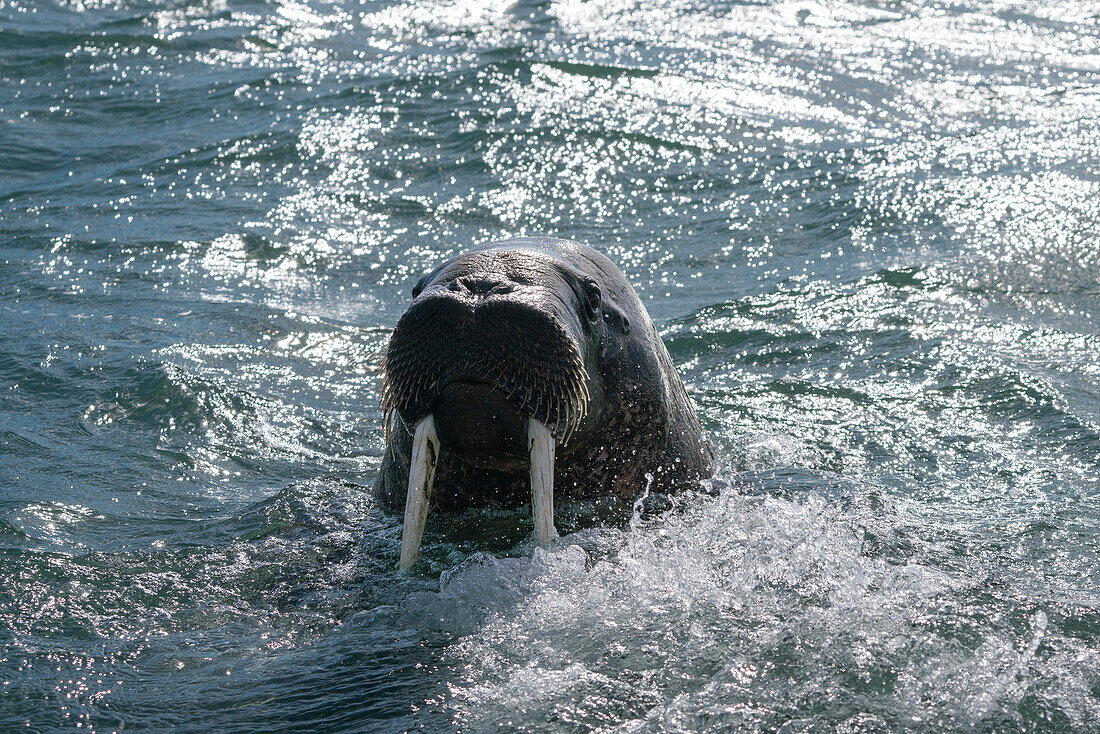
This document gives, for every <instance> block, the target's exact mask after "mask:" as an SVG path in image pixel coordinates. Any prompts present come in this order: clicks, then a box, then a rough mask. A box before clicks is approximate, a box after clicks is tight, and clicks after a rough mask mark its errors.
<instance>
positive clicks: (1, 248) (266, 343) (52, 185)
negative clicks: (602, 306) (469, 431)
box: [0, 0, 1100, 734]
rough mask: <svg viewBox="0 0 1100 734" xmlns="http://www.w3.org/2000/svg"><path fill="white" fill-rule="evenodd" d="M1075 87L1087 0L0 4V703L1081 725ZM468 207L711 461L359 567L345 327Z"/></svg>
mask: <svg viewBox="0 0 1100 734" xmlns="http://www.w3.org/2000/svg"><path fill="white" fill-rule="evenodd" d="M1098 83H1100V13H1097V10H1096V6H1095V3H1093V2H1091V1H1090V0H1065V1H1064V2H1058V3H1048V2H1044V1H1043V0H1030V1H1028V0H1021V1H1018V2H1010V1H1008V0H1001V1H992V0H990V1H988V2H978V1H977V0H971V1H968V2H955V3H938V2H923V0H922V1H914V2H905V1H903V2H881V3H880V2H829V3H825V2H820V3H818V2H809V1H799V2H795V1H791V2H775V3H749V2H714V3H706V2H701V1H700V0H682V1H680V0H647V1H646V2H636V1H634V0H591V1H589V2H577V1H575V0H566V1H565V2H519V3H515V4H511V5H503V4H500V3H496V2H486V1H485V0H456V1H455V2H442V3H426V2H416V1H413V0H410V1H409V2H377V3H376V2H362V3H357V2H354V1H349V0H335V1H333V2H320V1H316V2H295V1H291V0H276V1H275V2H270V3H260V2H255V1H254V0H208V1H196V0H87V1H83V2H82V1H79V0H73V1H71V2H44V1H36V0H0V324H2V329H0V621H2V624H0V639H2V646H0V730H2V731H16V730H18V731H39V732H44V731H73V730H77V729H79V730H81V731H85V730H92V731H103V732H107V731H117V730H122V729H123V728H125V731H164V730H169V729H172V730H176V731H184V732H187V731H192V732H200V731H201V732H205V731H219V732H246V731H257V730H262V731H363V732H387V731H391V732H396V731H404V730H422V731H429V732H445V731H453V730H459V731H477V732H480V731H527V732H585V731H599V732H617V733H621V734H634V733H636V732H669V731H677V732H702V731H719V730H737V731H745V732H751V731H761V732H764V731H768V732H771V731H781V732H785V733H787V734H793V733H796V732H847V733H854V732H926V731H927V732H932V731H952V732H954V731H959V732H1016V731H1028V732H1070V731H1073V732H1090V731H1100V529H1098V528H1100V400H1098V397H1100V356H1098V355H1100V333H1098V324H1097V314H1098V307H1100V247H1098V244H1097V243H1098V242H1100V152H1098V151H1100V123H1098V122H1097V120H1098V119H1100V92H1098V89H1100V84H1098ZM516 234H548V235H559V236H566V237H571V238H574V239H577V240H581V241H584V242H587V243H589V244H592V245H594V246H596V247H598V248H600V249H602V250H603V251H604V252H606V253H607V254H608V255H609V256H611V257H612V258H613V259H614V260H616V261H617V262H618V263H619V264H620V265H621V266H622V267H623V269H624V271H625V272H626V274H627V275H628V277H629V278H630V279H631V281H632V282H633V283H634V284H635V286H636V288H637V290H638V291H639V294H640V295H641V297H642V299H643V301H644V302H645V303H646V305H647V307H648V308H649V310H650V313H651V314H652V315H653V317H654V319H655V320H656V321H657V323H658V324H659V326H660V328H661V331H662V334H663V336H664V338H665V340H666V342H667V344H668V346H669V349H670V352H671V354H672V357H673V359H674V361H675V362H676V364H677V366H678V368H679V370H680V373H681V374H682V376H683V378H684V380H685V382H686V384H687V387H688V390H689V392H690V393H691V395H692V398H693V400H694V401H695V403H696V405H697V406H698V408H699V411H700V414H701V417H702V419H703V421H704V424H705V426H706V428H707V430H708V432H709V434H710V435H711V437H712V439H713V441H714V442H715V444H716V447H717V449H718V453H719V455H720V457H721V461H722V471H721V473H722V482H720V484H721V485H722V486H721V491H720V493H719V494H718V495H717V496H713V495H706V494H701V495H699V496H690V497H687V498H685V501H684V502H683V503H682V505H683V506H682V507H680V508H679V509H678V510H676V511H674V512H671V513H667V514H664V515H657V516H649V517H642V516H638V517H636V518H635V519H634V521H633V522H631V523H629V524H626V525H623V526H618V525H611V526H605V525H600V524H596V525H595V526H592V524H591V522H589V523H586V522H585V521H584V520H585V516H584V514H583V512H577V513H576V514H575V515H574V516H572V517H566V518H563V519H562V520H561V524H562V528H563V529H564V530H567V531H572V532H570V534H568V535H567V536H566V537H565V538H564V539H563V540H562V542H561V543H560V544H558V545H557V546H555V547H552V548H549V549H547V550H541V549H532V548H531V547H529V546H528V545H527V544H526V543H525V534H526V533H527V532H528V531H529V529H530V525H529V523H528V524H527V525H526V526H525V525H524V523H525V522H527V521H526V520H525V519H524V518H523V517H522V513H521V514H520V515H511V514H495V513H492V512H478V513H471V514H470V515H469V516H466V517H460V518H443V517H439V518H434V519H433V523H434V524H433V525H431V526H430V529H429V536H428V538H427V544H426V547H425V555H424V558H425V562H424V564H423V565H422V566H421V567H420V569H419V570H418V572H417V573H415V574H413V575H411V576H402V575H400V574H397V573H396V572H395V571H394V570H393V566H394V564H395V562H396V560H397V554H398V546H399V532H400V519H399V518H395V517H393V516H390V515H387V514H385V513H383V512H382V511H381V510H380V509H379V508H378V507H377V506H375V504H374V503H373V501H372V499H371V497H370V493H369V487H370V485H371V483H372V481H373V477H374V473H375V471H376V469H377V466H378V463H379V458H380V455H381V452H382V449H383V446H382V440H383V438H382V437H383V430H382V426H381V424H380V415H379V412H378V410H377V407H376V405H377V387H378V374H377V366H378V362H377V358H376V355H377V354H378V351H379V349H380V348H381V347H382V346H383V345H384V343H385V341H386V338H387V334H388V331H387V330H388V329H389V328H390V327H391V326H392V325H393V324H394V323H395V322H396V320H397V318H398V316H399V315H400V313H401V311H402V310H403V308H404V306H405V304H406V303H407V301H408V297H409V290H410V289H411V287H412V284H413V283H414V282H415V279H416V278H417V277H418V276H419V275H420V274H421V273H422V272H423V271H425V270H426V269H428V268H430V267H432V266H434V265H435V264H438V263H439V262H440V261H441V260H442V259H444V258H446V257H447V256H449V255H452V254H454V253H456V252H459V251H460V250H462V249H463V248H465V247H467V246H468V245H470V244H473V243H480V242H485V241H489V240H492V239H495V238H499V237H503V236H507V235H516ZM639 489H641V488H639Z"/></svg>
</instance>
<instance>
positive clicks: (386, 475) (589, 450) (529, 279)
mask: <svg viewBox="0 0 1100 734" xmlns="http://www.w3.org/2000/svg"><path fill="white" fill-rule="evenodd" d="M412 295H413V300H412V303H411V304H410V305H409V307H408V309H407V310H406V311H405V313H404V314H403V315H402V316H401V318H400V320H399V321H398V323H397V326H396V327H395V328H394V331H393V334H392V336H391V337H390V341H389V345H388V346H387V349H386V353H385V358H384V361H383V369H382V399H381V405H382V410H383V413H384V420H385V425H386V429H387V447H388V453H387V456H386V457H385V458H384V459H383V470H382V473H381V474H380V477H379V486H380V487H381V488H382V493H383V495H384V496H386V497H392V498H395V499H396V495H397V489H398V488H397V486H395V485H396V484H397V482H398V481H400V480H404V479H406V478H407V484H405V482H404V481H402V482H401V483H402V484H405V486H406V487H407V489H406V493H405V527H404V531H403V535H402V543H401V562H400V566H401V567H402V568H407V567H409V566H410V565H412V563H413V562H414V561H415V560H416V557H417V554H418V551H419V547H420V541H421V537H422V535H423V532H424V525H425V521H426V518H427V512H428V504H429V501H430V500H431V495H432V490H433V482H434V480H435V473H436V469H437V466H444V465H446V466H445V468H447V467H449V468H447V473H448V476H447V478H446V481H445V483H446V484H447V485H448V491H450V492H460V493H467V494H469V495H475V494H477V493H478V491H479V489H480V488H479V487H472V486H470V485H471V484H473V483H477V482H484V481H487V480H485V477H495V478H498V479H499V478H501V477H519V476H522V475H523V474H524V473H526V475H527V476H526V479H527V482H528V485H529V489H530V498H531V507H532V513H533V516H534V521H535V537H536V539H537V540H538V541H540V542H546V541H548V540H550V539H551V538H553V537H556V535H557V532H556V530H555V527H554V477H555V475H558V476H559V477H562V478H566V479H567V480H568V481H569V482H570V484H571V486H573V487H574V488H575V487H576V486H577V485H580V484H586V485H590V486H592V487H596V488H598V489H599V490H600V491H611V492H618V493H620V494H621V493H623V491H622V489H621V487H622V485H626V484H628V483H630V484H631V485H637V484H638V481H637V480H638V479H639V478H640V477H639V473H640V472H642V473H648V472H647V471H646V470H647V468H648V469H649V470H650V471H652V473H653V474H658V473H660V472H665V473H666V474H669V475H670V476H671V474H672V473H673V472H675V471H677V470H681V473H684V471H682V470H685V469H687V470H688V472H687V473H692V476H696V475H698V474H701V473H702V472H704V471H706V469H707V468H708V467H709V466H710V464H709V462H712V460H713V456H712V454H710V449H709V445H707V444H706V441H705V439H704V438H702V432H701V429H700V428H699V425H698V420H697V419H696V418H695V415H694V411H692V409H691V407H690V403H689V401H688V400H687V396H686V394H685V393H684V390H683V386H682V384H681V383H680V381H679V379H678V378H677V377H676V375H675V372H674V370H673V368H672V365H671V361H670V360H669V358H668V352H667V351H666V350H665V348H664V345H663V343H662V342H661V340H660V337H659V336H658V335H657V333H656V330H655V329H654V328H653V326H652V324H651V323H650V321H649V318H648V316H646V314H645V309H644V307H643V306H642V305H641V302H640V301H638V298H637V295H636V294H635V293H634V290H633V289H632V288H631V287H630V285H629V284H628V283H627V282H626V280H625V278H624V277H623V275H622V273H621V272H619V270H618V268H616V267H615V266H614V265H613V264H612V263H611V261H610V260H608V259H607V258H605V257H604V256H603V255H600V254H599V253H597V252H596V251H595V250H592V249H591V248H588V247H585V246H583V245H580V244H578V243H575V242H569V241H567V240H552V239H533V238H523V239H515V240H509V241H506V242H502V243H497V244H494V245H489V246H486V247H483V248H480V249H477V250H474V251H471V252H468V253H466V254H464V255H461V256H459V257H457V258H455V259H453V260H451V261H449V262H447V263H445V264H443V265H442V266H440V267H439V268H437V269H436V270H435V271H433V272H431V273H429V274H428V275H426V276H424V277H423V278H421V279H420V281H419V282H418V283H417V284H416V286H415V287H414V288H413V291H412ZM635 325H637V327H638V328H637V331H638V332H640V333H632V331H634V330H635ZM391 430H396V431H398V432H399V434H400V435H398V436H391V435H390V431H391ZM406 432H408V433H406ZM409 433H411V434H412V437H411V438H412V440H411V446H410V445H409V439H408V438H402V436H407V435H408V434H409ZM624 447H625V448H624ZM620 449H623V450H620ZM441 456H442V457H445V458H446V459H447V461H446V462H444V463H443V464H440V463H439V462H440V459H441ZM693 456H694V458H692V457H693ZM649 464H652V466H649ZM699 466H702V469H700V468H699ZM639 470H640V472H639ZM441 471H442V469H441ZM477 471H480V472H481V474H478V475H477V477H478V478H472V477H473V476H474V474H475V472H477ZM500 481H505V480H503V479H500ZM507 481H508V483H509V486H511V485H512V484H513V483H514V482H512V480H510V479H509V480H507ZM578 491H580V490H578Z"/></svg>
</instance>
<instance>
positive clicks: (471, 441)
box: [382, 249, 601, 471]
mask: <svg viewBox="0 0 1100 734" xmlns="http://www.w3.org/2000/svg"><path fill="white" fill-rule="evenodd" d="M600 299H601V294H600V289H599V286H598V284H596V282H595V281H594V280H593V279H591V278H588V277H586V276H585V275H584V274H583V273H580V272H578V271H576V270H575V269H573V268H572V267H571V266H569V265H568V264H566V263H564V262H562V261H560V260H557V259H555V258H553V257H551V256H549V255H547V254H545V253H541V252H534V251H524V250H518V249H497V250H483V251H479V252H474V253H470V254H468V255H465V256H463V257H460V258H458V259H457V260H454V261H452V262H450V263H448V264H447V265H445V266H443V267H442V268H441V269H439V270H437V271H435V272H433V273H431V274H429V275H427V276H425V277H424V278H423V279H421V281H420V282H419V283H418V284H417V285H416V287H415V288H414V289H413V302H412V304H411V305H410V306H409V308H408V310H406V312H405V314H404V315H403V316H402V317H401V319H400V321H399V322H398V324H397V327H396V328H395V329H394V332H393V336H392V338H391V339H390V344H389V347H388V349H387V352H386V357H385V363H384V369H383V373H384V378H383V398H382V406H383V410H384V412H386V413H387V414H388V413H390V412H392V411H396V412H397V413H398V414H400V416H401V418H402V420H403V421H404V422H405V424H406V425H407V426H416V425H417V424H419V423H420V422H421V421H422V420H424V419H425V418H426V417H428V416H432V417H433V418H434V422H435V426H436V429H437V431H438V435H439V439H440V442H441V444H442V449H443V450H444V451H453V452H455V453H456V454H458V455H459V456H461V457H462V458H463V459H464V460H466V461H468V462H470V463H472V464H474V465H476V466H480V467H483V468H489V469H497V470H502V471H515V470H519V469H522V468H524V466H525V465H526V464H527V463H528V460H529V452H528V447H527V441H526V438H527V435H526V434H527V428H528V423H529V421H531V420H535V421H538V422H539V423H541V424H542V425H543V426H544V427H545V428H546V429H547V430H548V431H549V432H550V434H551V435H552V436H553V437H554V439H555V441H556V443H557V444H558V445H561V446H567V445H568V444H569V440H570V438H571V437H572V436H573V434H574V433H575V432H576V431H577V429H578V428H579V427H580V426H581V424H582V423H583V422H584V419H585V417H586V416H587V415H588V414H589V412H590V410H591V409H592V408H593V399H594V397H595V398H596V399H597V400H598V398H599V394H598V390H597V389H596V387H597V386H596V385H594V384H593V380H592V377H591V375H592V373H593V372H595V370H592V369H591V367H592V365H593V362H594V358H595V354H594V352H595V345H596V344H598V342H599V339H598V338H593V337H598V335H597V334H595V333H594V332H597V331H598V330H599V327H600V324H599V318H598V317H599V310H600ZM594 393H595V395H594ZM387 425H389V416H388V415H387Z"/></svg>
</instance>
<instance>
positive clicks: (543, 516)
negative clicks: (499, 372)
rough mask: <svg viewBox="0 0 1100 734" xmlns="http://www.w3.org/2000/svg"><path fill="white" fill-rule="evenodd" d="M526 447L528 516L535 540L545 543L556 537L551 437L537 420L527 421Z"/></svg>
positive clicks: (552, 445)
mask: <svg viewBox="0 0 1100 734" xmlns="http://www.w3.org/2000/svg"><path fill="white" fill-rule="evenodd" d="M527 446H528V448H529V449H530V451H531V514H532V516H533V517H534V519H535V540H536V541H538V542H539V543H544V544H545V543H549V542H550V541H551V540H553V539H554V538H556V537H558V531H557V530H556V529H555V528H554V434H552V433H550V431H549V430H548V429H547V428H546V426H544V425H543V424H542V423H541V422H540V421H539V420H538V419H536V418H531V419H530V420H528V421H527Z"/></svg>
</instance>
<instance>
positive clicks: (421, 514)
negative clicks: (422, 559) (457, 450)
mask: <svg viewBox="0 0 1100 734" xmlns="http://www.w3.org/2000/svg"><path fill="white" fill-rule="evenodd" d="M429 446H430V447H431V450H430V451H429V450H428V447H429ZM438 460H439V437H438V436H437V435H436V433H435V418H434V417H433V416H432V415H431V414H429V415H428V416H427V417H426V418H424V420H422V421H420V422H419V423H417V424H416V433H414V434H413V450H412V461H411V462H410V463H409V492H408V495H407V496H406V498H405V527H404V528H402V530H401V561H400V562H399V563H398V564H397V567H398V568H400V569H401V570H402V571H407V570H408V569H409V567H410V566H412V565H413V564H414V563H416V558H417V556H418V555H419V554H420V541H421V540H422V539H423V538H424V523H425V522H426V521H427V519H428V502H429V501H431V498H432V481H433V480H434V479H435V464H436V461H438Z"/></svg>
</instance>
